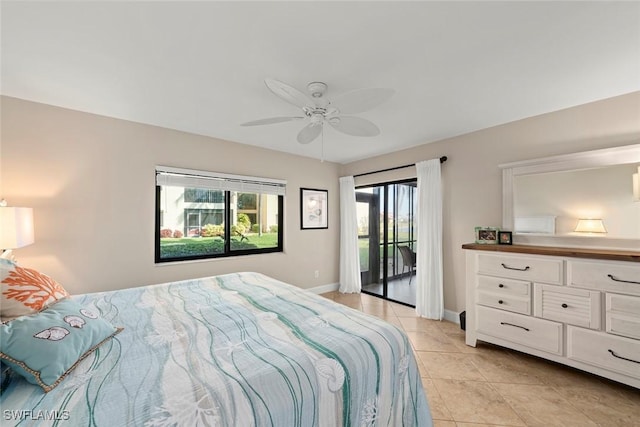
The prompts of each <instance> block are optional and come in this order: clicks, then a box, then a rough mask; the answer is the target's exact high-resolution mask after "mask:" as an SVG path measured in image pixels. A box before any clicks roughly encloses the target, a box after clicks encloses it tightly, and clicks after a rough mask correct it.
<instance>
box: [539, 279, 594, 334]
mask: <svg viewBox="0 0 640 427" xmlns="http://www.w3.org/2000/svg"><path fill="white" fill-rule="evenodd" d="M600 295H601V294H600V292H598V291H588V290H585V289H575V288H567V287H562V286H553V285H543V284H540V283H535V284H534V301H535V303H534V311H533V313H534V315H535V316H537V317H542V318H545V319H549V320H556V321H558V322H565V323H569V324H571V325H576V326H583V327H585V328H591V329H600V317H601V304H600V299H601V296H600Z"/></svg>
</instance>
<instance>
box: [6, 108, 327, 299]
mask: <svg viewBox="0 0 640 427" xmlns="http://www.w3.org/2000/svg"><path fill="white" fill-rule="evenodd" d="M1 107H2V110H1V114H2V116H1V123H2V130H1V131H2V133H1V136H2V139H1V145H0V164H1V168H0V197H4V198H6V199H7V201H8V202H9V204H10V205H11V206H29V207H33V208H34V215H35V227H36V229H35V233H36V242H35V243H34V244H33V245H31V246H27V247H24V248H21V249H17V250H15V251H14V252H15V255H16V257H17V258H18V260H19V262H20V263H21V264H22V265H24V266H27V267H33V268H36V269H39V270H40V271H42V272H44V273H47V274H49V275H50V276H52V277H53V278H55V279H56V280H58V281H59V282H60V283H61V284H63V286H65V287H66V288H67V290H69V292H71V293H74V294H77V293H85V292H93V291H101V290H110V289H119V288H125V287H131V286H140V285H146V284H152V283H161V282H168V281H173V280H180V279H187V278H194V277H201V276H208V275H215V274H222V273H227V272H233V271H259V272H262V273H265V274H268V275H271V276H273V277H276V278H278V279H280V280H283V281H286V282H289V283H292V284H295V285H298V286H300V287H302V288H308V287H314V286H320V285H325V284H331V283H336V282H337V281H338V236H339V207H338V203H339V196H338V169H339V166H338V165H337V164H335V163H330V162H324V163H321V162H320V161H318V160H313V159H309V158H305V157H299V156H294V155H289V154H285V153H281V152H276V151H270V150H264V149H258V148H256V147H251V146H247V145H242V144H237V143H231V142H227V141H222V140H218V139H214V138H208V137H203V136H197V135H193V134H187V133H183V132H177V131H172V130H168V129H164V128H159V127H154V126H147V125H142V124H137V123H132V122H127V121H123V120H117V119H111V118H106V117H102V116H96V115H92V114H86V113H81V112H77V111H71V110H66V109H62V108H56V107H52V106H47V105H43V104H37V103H32V102H27V101H23V100H18V99H15V98H7V97H2V104H1ZM293 143H295V141H294V142H293ZM156 165H163V166H175V167H182V168H191V169H202V170H210V171H216V172H226V173H233V174H240V175H252V176H261V177H266V178H277V179H285V180H287V181H288V183H287V195H286V198H285V218H284V219H285V230H284V236H285V253H276V254H262V255H253V256H243V257H234V258H224V259H215V260H207V261H200V262H191V263H180V264H173V265H166V264H165V265H160V266H157V265H155V264H154V257H153V255H154V252H153V251H154V247H153V241H154V207H155V200H154V197H155V184H154V171H155V169H154V168H155V166H156ZM300 187H310V188H323V189H328V190H329V229H328V230H305V231H302V230H300V219H299V215H300V214H299V191H300V190H299V189H300ZM315 270H318V271H319V278H317V279H316V278H315V277H314V271H315Z"/></svg>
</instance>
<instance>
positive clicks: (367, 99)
mask: <svg viewBox="0 0 640 427" xmlns="http://www.w3.org/2000/svg"><path fill="white" fill-rule="evenodd" d="M264 83H265V85H266V86H267V88H268V89H269V90H270V91H271V92H272V93H273V94H274V95H276V96H277V97H279V98H280V99H282V100H284V101H286V102H288V103H289V104H292V105H295V106H296V107H298V108H300V109H302V113H303V114H304V116H293V117H270V118H266V119H260V120H254V121H250V122H246V123H242V124H241V126H260V125H269V124H274V123H283V122H289V121H294V120H308V121H309V123H308V124H307V125H306V126H305V127H303V128H302V130H301V131H300V132H299V133H298V137H297V140H298V142H299V143H300V144H309V143H311V142H312V141H314V140H315V139H316V138H317V137H318V136H320V134H321V133H322V130H323V127H324V123H328V124H329V125H330V126H331V127H333V128H334V129H335V130H337V131H339V132H342V133H344V134H347V135H351V136H362V137H371V136H376V135H379V134H380V129H378V126H376V125H375V124H374V123H372V122H371V121H369V120H367V119H363V118H362V117H356V116H348V115H347V116H345V115H343V114H358V113H362V112H365V111H368V110H370V109H372V108H375V107H377V106H378V105H380V104H382V103H383V102H385V101H386V100H388V99H389V98H390V97H391V96H392V95H393V93H394V90H393V89H384V88H367V89H356V90H352V91H350V92H346V93H344V94H342V95H340V96H338V97H337V98H336V103H335V105H333V103H332V102H331V101H329V100H328V99H327V98H325V96H324V95H325V93H326V92H327V89H328V86H327V84H326V83H323V82H311V83H309V84H308V85H307V91H308V92H309V94H310V95H311V98H309V97H308V96H307V95H305V94H304V93H302V92H301V91H299V90H298V89H296V88H294V87H292V86H289V85H288V84H286V83H282V82H280V81H278V80H274V79H269V78H267V79H265V81H264Z"/></svg>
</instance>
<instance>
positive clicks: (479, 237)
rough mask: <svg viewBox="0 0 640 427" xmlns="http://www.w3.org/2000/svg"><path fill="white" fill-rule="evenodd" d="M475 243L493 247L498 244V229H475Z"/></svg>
mask: <svg viewBox="0 0 640 427" xmlns="http://www.w3.org/2000/svg"><path fill="white" fill-rule="evenodd" d="M476 243H480V244H485V245H495V244H497V243H498V229H497V228H495V227H476Z"/></svg>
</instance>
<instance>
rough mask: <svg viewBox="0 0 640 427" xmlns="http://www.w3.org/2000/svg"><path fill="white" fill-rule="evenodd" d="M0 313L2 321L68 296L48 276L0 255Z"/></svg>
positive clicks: (39, 308)
mask: <svg viewBox="0 0 640 427" xmlns="http://www.w3.org/2000/svg"><path fill="white" fill-rule="evenodd" d="M0 279H1V287H0V291H1V292H0V317H2V321H3V322H5V321H7V320H11V319H13V318H16V317H19V316H24V315H26V314H32V313H37V312H38V311H40V310H42V309H43V308H44V307H46V306H47V305H49V304H51V303H53V302H55V301H57V300H59V299H61V298H65V297H67V296H69V293H68V292H67V291H66V290H65V289H64V288H63V287H62V286H61V285H60V284H59V283H58V282H56V281H55V280H53V279H52V278H51V277H49V276H47V275H45V274H42V273H39V272H37V271H36V270H33V269H31V268H22V267H20V266H18V265H17V264H15V263H14V262H13V261H10V260H7V259H0Z"/></svg>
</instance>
